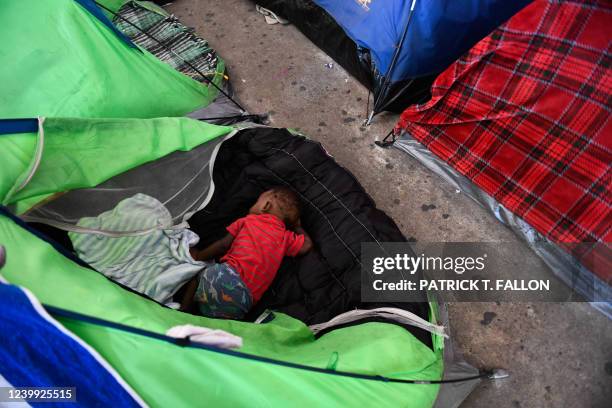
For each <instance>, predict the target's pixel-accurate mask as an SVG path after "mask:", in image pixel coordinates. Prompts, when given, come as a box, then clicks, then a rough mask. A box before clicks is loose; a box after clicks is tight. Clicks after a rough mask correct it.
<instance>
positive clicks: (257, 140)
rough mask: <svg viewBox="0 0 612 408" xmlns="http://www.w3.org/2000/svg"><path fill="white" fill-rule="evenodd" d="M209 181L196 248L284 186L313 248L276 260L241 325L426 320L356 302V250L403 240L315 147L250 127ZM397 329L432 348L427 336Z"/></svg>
mask: <svg viewBox="0 0 612 408" xmlns="http://www.w3.org/2000/svg"><path fill="white" fill-rule="evenodd" d="M213 181H214V184H215V191H214V194H213V197H212V198H211V201H210V202H209V204H208V205H207V206H206V207H205V208H204V209H203V210H201V211H199V212H196V213H195V214H194V215H193V216H192V217H191V218H190V219H189V225H190V228H191V229H192V230H194V231H195V232H196V233H197V234H198V235H199V236H200V242H199V243H198V247H200V248H202V247H205V246H207V245H209V244H210V243H212V242H213V241H215V240H217V239H219V238H221V237H222V236H223V235H225V234H226V230H225V228H226V226H228V225H229V224H231V223H232V222H233V221H235V220H236V219H238V218H240V217H243V216H244V215H246V213H247V211H248V209H249V208H250V207H251V206H252V205H253V203H254V202H255V201H256V199H257V197H258V196H259V195H260V194H261V193H262V192H263V191H265V190H267V189H269V188H271V187H274V186H279V185H282V186H289V187H291V188H292V189H293V190H294V191H295V192H296V193H297V194H298V196H299V198H300V202H301V219H302V225H303V227H304V229H305V230H306V231H307V232H308V234H309V235H310V236H311V238H312V240H313V243H314V248H313V250H312V251H310V252H309V253H308V254H306V255H305V256H303V257H299V258H288V257H286V258H285V259H284V260H283V263H282V265H281V268H280V270H279V271H278V274H277V276H276V278H275V280H274V282H273V283H272V285H271V287H270V288H269V289H268V290H267V291H266V293H265V294H264V295H263V297H262V298H261V299H260V301H259V302H258V303H257V304H256V305H255V307H254V308H253V310H252V311H251V312H250V313H249V315H248V316H247V317H246V320H249V321H254V320H255V319H256V318H257V317H258V316H260V315H261V314H262V313H263V312H264V311H265V310H266V309H270V310H272V311H279V312H283V313H286V314H288V315H290V316H292V317H294V318H297V319H299V320H301V321H303V322H304V323H306V324H309V325H310V324H316V323H323V322H326V321H328V320H330V319H332V318H333V317H335V316H337V315H339V314H341V313H344V312H347V311H349V310H353V309H373V308H377V307H398V308H401V309H404V310H408V311H411V312H412V313H415V314H416V315H418V316H420V317H422V318H423V319H426V320H427V319H428V313H429V307H428V305H427V304H426V303H394V304H390V303H362V302H361V287H360V284H361V269H360V268H361V266H360V252H361V243H362V242H373V241H375V240H377V241H379V242H386V241H400V242H401V241H405V239H404V237H403V235H402V234H401V232H400V231H399V229H398V228H397V226H396V225H395V223H394V222H393V220H391V219H390V218H389V217H388V216H387V215H386V214H385V213H384V212H382V211H380V210H378V209H377V208H376V205H375V204H374V202H373V200H372V199H371V198H370V196H369V195H368V194H367V193H366V192H365V191H364V189H363V188H362V187H361V185H360V184H359V183H358V182H357V180H356V179H355V177H354V176H353V175H352V174H351V173H350V172H349V171H347V170H346V169H344V168H343V167H341V166H340V165H338V163H336V162H335V161H334V159H333V158H332V157H330V156H329V155H328V154H327V153H326V152H325V150H324V149H323V148H322V147H321V145H320V144H319V143H316V142H313V141H310V140H308V139H306V138H305V137H302V136H294V135H292V134H291V133H290V132H288V131H287V130H286V129H273V128H265V127H255V128H250V129H246V130H242V131H239V132H238V133H237V134H236V135H235V136H233V137H232V138H230V139H229V140H227V141H225V142H224V143H223V144H222V145H221V148H220V150H219V152H218V155H217V158H216V161H215V163H214V170H213ZM30 226H32V227H34V228H36V229H37V230H38V231H40V232H42V233H44V234H45V235H47V236H49V237H51V238H52V239H54V240H55V241H56V242H59V243H61V244H62V245H63V246H64V247H65V248H66V249H68V250H69V251H70V252H72V251H73V249H72V245H71V243H70V239H69V238H68V236H67V233H66V232H65V231H62V230H59V229H57V228H54V227H51V226H48V225H45V224H38V223H30ZM126 289H127V290H130V291H132V290H131V289H129V288H126ZM143 296H144V295H143ZM365 321H384V320H382V319H365V320H364V319H361V320H359V321H356V322H353V323H349V325H350V324H359V323H364V322H365ZM337 327H341V326H337ZM337 327H335V328H337ZM404 327H405V328H406V329H407V330H409V331H410V332H412V333H413V334H414V335H415V336H416V337H417V338H418V339H419V340H421V341H422V342H423V343H424V344H427V345H428V346H430V347H431V334H430V333H428V332H426V331H424V330H422V329H419V328H416V327H413V326H404ZM323 333H325V331H321V332H319V333H318V335H322V334H323Z"/></svg>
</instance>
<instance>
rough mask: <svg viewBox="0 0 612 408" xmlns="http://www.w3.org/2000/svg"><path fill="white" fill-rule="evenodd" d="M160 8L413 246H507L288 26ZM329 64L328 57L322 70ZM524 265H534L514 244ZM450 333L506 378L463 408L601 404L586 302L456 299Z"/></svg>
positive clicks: (223, 8)
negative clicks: (350, 178) (382, 143)
mask: <svg viewBox="0 0 612 408" xmlns="http://www.w3.org/2000/svg"><path fill="white" fill-rule="evenodd" d="M167 9H168V10H169V11H170V12H172V13H173V14H175V15H176V16H177V17H179V18H180V19H181V20H182V21H183V22H184V23H186V24H187V25H189V26H192V27H195V29H196V32H197V33H198V34H199V35H200V36H202V37H203V38H205V39H207V40H208V41H209V42H210V44H211V45H212V47H213V48H215V49H217V50H218V52H219V53H220V55H221V56H222V57H223V58H224V59H225V60H226V61H227V63H228V66H229V69H230V74H231V76H232V77H231V81H232V82H233V84H234V86H235V88H236V91H237V93H238V95H239V97H240V99H241V100H242V101H243V103H244V104H245V105H246V107H247V108H248V109H249V110H250V111H251V112H252V113H264V112H268V113H270V117H271V121H272V125H274V126H278V127H293V128H297V129H299V130H301V131H302V132H303V133H305V134H307V135H309V137H311V138H312V139H315V140H318V141H320V142H322V143H323V145H324V146H325V148H326V149H327V150H328V151H329V152H330V153H331V154H332V155H333V156H334V157H335V158H336V160H337V161H338V162H339V163H340V164H341V165H342V166H344V167H346V168H348V169H349V170H350V171H351V172H352V173H353V174H354V175H355V176H356V177H357V178H358V179H359V181H360V182H361V183H362V184H363V186H364V187H365V188H366V190H367V191H368V192H369V193H370V194H371V195H372V197H373V198H374V200H375V201H376V203H377V204H378V206H379V207H380V208H381V209H383V210H384V211H386V212H387V213H388V214H389V215H391V216H392V217H393V219H394V220H395V221H396V222H397V224H398V225H399V226H400V228H401V230H402V232H403V233H404V235H405V236H406V237H408V238H410V237H411V238H414V239H416V240H418V241H421V242H427V241H429V242H436V241H457V242H459V241H488V242H502V241H503V242H515V241H517V238H516V237H515V236H514V235H513V234H512V233H511V232H510V231H509V230H508V229H507V228H505V227H504V226H502V225H501V224H500V223H499V222H497V221H496V220H495V219H494V218H493V217H492V216H491V215H489V214H488V213H487V212H486V211H485V210H484V209H482V208H481V207H479V206H478V205H477V204H475V203H474V202H473V201H472V200H470V199H469V198H468V197H466V196H464V195H462V194H460V193H457V192H456V191H455V190H454V189H453V188H451V187H450V185H448V184H447V183H445V182H444V181H442V180H441V179H440V178H438V177H437V176H436V175H435V174H433V173H431V172H430V171H429V170H427V169H426V168H425V167H423V166H422V165H421V164H420V163H418V162H417V161H416V160H414V159H411V158H410V157H409V156H408V155H406V154H405V153H402V152H400V151H398V150H396V149H381V148H378V147H375V146H374V144H373V142H374V140H376V139H381V138H382V137H384V135H385V134H386V133H387V132H388V131H389V130H390V129H391V127H392V126H393V125H394V124H395V122H396V121H397V118H398V117H397V115H391V114H382V115H380V116H378V117H376V119H375V122H374V124H372V125H371V126H369V127H368V128H364V127H362V122H363V120H364V118H365V114H366V98H367V96H368V92H367V90H366V89H365V88H364V87H362V86H361V85H360V84H359V83H358V82H357V81H356V80H354V79H353V78H351V77H350V76H349V75H348V74H347V73H346V72H345V71H344V70H343V69H342V68H341V67H340V66H338V64H336V63H334V61H333V60H332V59H331V58H330V57H329V56H327V55H326V54H324V53H323V52H321V51H320V50H319V49H318V48H317V47H315V46H314V45H313V44H312V43H311V42H310V41H309V40H308V39H307V38H306V37H304V36H303V35H302V34H301V33H300V32H299V31H298V30H297V29H296V28H295V27H293V26H291V25H290V26H281V25H273V26H269V25H266V24H265V23H264V19H263V17H262V16H261V15H259V14H257V13H256V12H255V6H254V4H253V3H252V2H251V1H248V0H209V1H198V0H177V1H175V2H174V3H173V4H171V5H169V6H168V7H167ZM328 64H333V65H332V66H331V67H330V65H328ZM524 254H525V257H531V258H533V259H530V262H534V263H538V262H540V261H539V260H538V259H537V258H536V257H535V255H533V253H532V252H531V251H530V250H529V249H528V248H527V247H525V251H524ZM450 317H451V325H452V330H453V333H454V335H455V339H456V341H457V343H458V345H459V348H460V350H461V351H462V353H463V354H464V357H465V358H466V360H468V361H469V362H470V363H472V364H473V365H475V366H477V367H503V368H505V369H507V370H508V371H510V373H511V377H510V378H509V379H507V380H504V381H500V382H498V383H491V382H487V383H483V384H482V385H481V386H479V387H478V388H477V389H476V390H475V391H474V392H473V393H472V394H471V395H470V397H469V398H468V400H467V401H466V402H465V404H464V406H466V407H487V408H488V407H492V406H495V407H498V408H504V407H513V408H517V407H609V406H612V402H611V401H612V324H611V323H612V322H610V321H608V320H607V319H606V318H605V317H604V316H603V315H601V314H600V313H599V312H597V311H596V310H594V309H593V308H591V307H590V306H589V305H588V304H579V303H567V304H551V303H529V304H528V303H520V304H517V303H514V304H510V303H501V304H497V303H455V304H451V305H450Z"/></svg>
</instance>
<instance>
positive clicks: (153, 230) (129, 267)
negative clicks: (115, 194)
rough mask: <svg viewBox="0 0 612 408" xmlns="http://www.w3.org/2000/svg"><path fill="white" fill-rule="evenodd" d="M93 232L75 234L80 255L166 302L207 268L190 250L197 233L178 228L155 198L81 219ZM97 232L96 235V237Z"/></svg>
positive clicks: (81, 224)
mask: <svg viewBox="0 0 612 408" xmlns="http://www.w3.org/2000/svg"><path fill="white" fill-rule="evenodd" d="M77 226H78V227H79V228H80V229H81V230H88V231H90V232H88V233H83V232H70V233H68V236H69V237H70V239H71V240H72V244H73V246H74V249H75V251H76V252H77V254H78V256H79V257H80V258H81V259H82V260H84V261H85V262H87V263H88V264H89V265H91V267H93V268H94V269H95V270H97V271H98V272H100V273H102V274H104V275H105V276H106V277H108V278H110V279H112V280H114V281H117V282H119V283H121V284H122V285H125V286H127V287H129V288H131V289H134V290H135V291H136V292H139V293H142V294H145V295H147V296H149V297H150V298H152V299H154V300H156V301H158V302H160V303H164V304H169V303H170V302H171V301H172V295H173V294H174V293H175V292H176V291H177V290H178V289H179V288H180V287H181V286H182V285H183V284H184V283H186V282H187V281H188V280H189V279H191V278H192V277H194V276H195V275H196V274H197V273H198V272H199V271H201V270H202V269H203V268H204V267H205V266H206V265H207V264H206V263H204V262H197V261H194V260H193V258H192V257H191V255H190V254H189V247H190V246H193V245H195V244H196V243H197V242H198V240H199V237H198V235H197V234H196V233H195V232H193V231H191V230H188V229H186V228H185V227H184V226H178V227H176V226H173V225H172V217H171V215H170V212H169V211H168V210H167V209H166V208H165V207H164V206H163V204H162V203H160V202H159V201H158V200H156V199H155V198H153V197H150V196H148V195H145V194H136V195H134V196H133V197H130V198H126V199H125V200H123V201H121V202H119V204H117V206H116V207H115V208H113V209H112V210H110V211H107V212H104V213H102V214H100V215H99V216H97V217H87V218H82V219H81V220H79V222H78V224H77ZM96 231H97V233H96Z"/></svg>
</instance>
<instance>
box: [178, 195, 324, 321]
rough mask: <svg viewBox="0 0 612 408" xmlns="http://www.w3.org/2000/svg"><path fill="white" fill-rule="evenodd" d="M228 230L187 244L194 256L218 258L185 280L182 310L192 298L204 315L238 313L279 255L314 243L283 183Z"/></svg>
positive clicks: (255, 296) (253, 298) (255, 297)
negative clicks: (204, 243) (200, 245)
mask: <svg viewBox="0 0 612 408" xmlns="http://www.w3.org/2000/svg"><path fill="white" fill-rule="evenodd" d="M227 232H228V233H227V234H226V235H225V236H224V237H223V238H221V239H220V240H218V241H216V242H214V243H213V244H211V245H209V246H208V247H206V248H204V249H201V250H197V249H195V248H192V249H191V251H190V252H191V256H192V257H193V259H195V260H196V261H211V260H214V259H219V258H220V259H219V262H218V263H213V264H212V265H210V266H208V267H206V268H205V269H204V270H203V271H202V272H200V273H199V274H198V275H197V276H196V277H194V278H193V279H191V280H190V281H189V282H188V283H187V284H186V285H185V290H184V292H183V293H184V295H183V298H182V302H181V310H183V311H188V310H190V309H191V307H192V305H193V303H194V302H195V303H196V305H197V307H198V309H199V311H200V312H201V313H202V314H203V315H204V316H209V317H222V318H228V319H240V318H242V317H243V316H244V315H245V314H246V313H247V312H248V311H249V310H250V309H251V307H252V306H253V305H254V304H256V303H257V302H258V301H259V299H260V298H261V296H262V295H263V294H264V292H265V291H266V290H267V289H268V287H269V286H270V284H271V283H272V281H273V280H274V277H275V276H276V273H277V272H278V268H279V267H280V264H281V262H282V260H283V257H285V256H292V257H295V256H300V255H303V254H305V253H307V252H308V251H310V249H311V248H312V241H311V240H310V237H309V236H308V234H307V233H306V232H305V231H304V230H303V229H302V227H301V223H300V210H299V201H298V199H297V197H296V195H295V193H294V192H293V191H291V190H290V189H288V188H285V187H277V188H273V189H271V190H268V191H265V192H264V193H262V194H261V195H260V196H259V198H258V199H257V202H256V203H255V204H254V205H253V206H252V207H251V209H250V210H249V214H248V215H247V216H246V217H243V218H240V219H238V220H236V221H234V222H233V223H232V224H231V225H230V226H229V227H227Z"/></svg>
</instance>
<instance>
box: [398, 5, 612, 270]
mask: <svg viewBox="0 0 612 408" xmlns="http://www.w3.org/2000/svg"><path fill="white" fill-rule="evenodd" d="M611 4H612V3H610V2H606V1H591V2H588V1H584V2H557V1H554V2H553V1H543V0H536V1H534V2H533V3H532V4H530V5H529V6H527V7H526V8H525V9H523V10H522V11H521V12H519V13H518V14H516V15H515V16H514V17H513V18H512V19H510V20H509V21H508V22H507V23H506V24H504V25H503V26H501V27H499V28H498V29H497V30H495V31H494V32H493V33H491V34H490V35H489V36H488V37H487V38H485V39H483V40H482V41H480V42H479V43H478V44H477V45H476V46H474V47H473V48H472V49H471V50H470V51H469V52H468V53H466V54H465V55H464V56H463V57H462V58H461V59H459V60H458V61H456V62H455V63H454V64H453V65H452V66H450V67H449V68H448V69H447V70H446V71H445V72H443V73H442V74H441V75H440V76H439V77H438V79H437V80H436V81H435V83H434V84H433V87H432V95H433V96H432V98H431V100H430V101H429V102H428V103H426V104H423V105H417V106H413V107H410V108H409V109H407V110H406V111H405V112H404V113H403V114H402V116H401V119H400V122H399V123H398V125H397V128H396V131H399V130H401V129H405V130H406V131H407V132H408V133H409V134H410V135H412V136H413V137H414V138H416V139H417V140H419V141H420V142H421V143H423V144H424V145H426V146H427V147H428V148H429V149H430V150H431V151H432V152H433V153H434V154H436V155H438V156H439V157H441V158H442V159H444V160H445V161H447V162H448V163H449V164H450V165H451V166H453V167H454V168H455V169H456V170H458V171H459V172H460V173H461V174H463V175H465V176H466V177H468V178H469V179H471V180H472V181H473V182H474V183H476V184H477V185H478V186H479V187H480V188H482V189H483V190H484V191H486V192H487V193H488V194H490V195H491V196H493V197H494V198H495V199H496V200H497V201H498V202H500V203H502V204H503V205H504V206H505V207H506V208H508V209H509V210H511V211H512V212H514V213H515V214H517V215H519V216H520V217H522V218H523V219H524V220H526V221H527V222H528V223H529V224H530V225H531V226H533V227H534V228H535V229H536V230H538V231H539V232H540V233H542V234H543V235H545V236H546V237H548V238H550V239H551V240H552V241H553V242H556V243H561V244H570V243H584V242H590V243H594V244H593V245H589V247H590V248H589V250H586V249H585V245H579V246H574V247H573V249H572V251H573V252H574V254H575V255H577V256H578V257H579V258H580V259H581V260H582V261H583V263H585V265H586V266H588V267H589V268H591V270H593V271H594V272H596V273H597V274H598V275H599V276H600V277H601V278H603V279H604V280H606V281H608V282H610V281H611V278H612V268H605V267H603V266H604V265H606V264H607V265H608V266H609V265H610V264H609V263H608V262H609V260H610V258H609V257H610V253H609V250H606V247H607V245H606V243H610V241H611V238H612V234H611V232H610V227H611V224H612V222H611V221H612V216H611V214H612V212H611V211H610V209H611V194H610V189H611V187H610V186H611V183H610V181H611V180H610V177H611V172H610V164H611V163H612V125H611V123H610V111H611V109H612V108H611V106H612V103H611V102H612V80H611V77H610V62H611V60H612V58H611V54H610V44H611V42H612V29H611V28H610V25H611V24H612V6H611ZM577 247H579V248H580V249H577ZM593 247H598V250H596V251H594V250H593ZM587 252H588V253H587ZM602 262H603V264H602ZM595 264H597V265H599V267H597V265H595Z"/></svg>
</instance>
